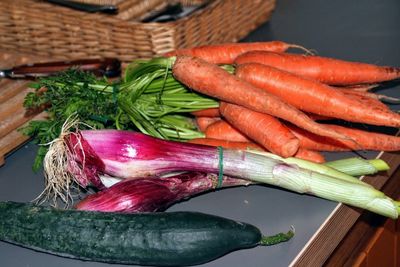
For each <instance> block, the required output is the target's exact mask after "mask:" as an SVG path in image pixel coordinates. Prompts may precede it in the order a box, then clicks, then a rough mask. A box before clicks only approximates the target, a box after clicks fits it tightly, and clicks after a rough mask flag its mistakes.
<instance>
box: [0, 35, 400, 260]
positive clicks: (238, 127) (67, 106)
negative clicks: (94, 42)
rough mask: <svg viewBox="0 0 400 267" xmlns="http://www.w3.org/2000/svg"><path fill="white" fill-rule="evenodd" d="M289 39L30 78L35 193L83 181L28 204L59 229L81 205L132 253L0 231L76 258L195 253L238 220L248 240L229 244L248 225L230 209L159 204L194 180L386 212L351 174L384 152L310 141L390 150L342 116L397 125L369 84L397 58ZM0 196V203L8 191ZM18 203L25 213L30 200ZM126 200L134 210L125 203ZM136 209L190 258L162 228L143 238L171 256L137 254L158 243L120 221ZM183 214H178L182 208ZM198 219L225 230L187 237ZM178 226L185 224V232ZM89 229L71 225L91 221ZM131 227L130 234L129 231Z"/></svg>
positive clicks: (381, 199)
mask: <svg viewBox="0 0 400 267" xmlns="http://www.w3.org/2000/svg"><path fill="white" fill-rule="evenodd" d="M289 48H298V49H302V50H305V51H307V50H306V49H304V48H302V47H301V46H298V45H293V44H287V43H284V42H279V41H274V42H265V43H243V44H226V45H216V46H203V47H196V48H193V49H183V50H177V51H173V52H171V53H168V54H166V55H164V57H160V58H154V59H151V60H137V61H135V62H132V63H131V64H130V65H129V66H127V68H126V72H125V75H124V77H122V79H121V80H117V81H108V80H106V79H98V78H96V77H94V76H93V75H91V74H89V73H86V72H81V71H78V70H74V69H71V70H68V71H67V72H64V73H61V74H60V75H58V76H54V77H48V78H43V79H41V80H40V81H38V83H37V84H36V85H35V88H36V92H34V93H31V94H29V95H28V96H27V98H26V101H25V106H26V107H27V108H28V109H30V108H34V109H45V110H46V111H47V113H48V120H46V121H34V122H31V124H30V125H29V126H28V127H27V128H25V129H24V132H25V133H26V134H28V135H30V136H32V137H33V138H34V140H35V141H36V142H37V143H38V144H41V145H42V146H40V150H39V153H38V156H37V159H36V162H35V164H34V168H35V169H38V168H39V167H40V166H41V164H42V163H43V166H44V170H45V176H46V188H45V190H44V192H43V194H42V195H41V196H40V197H39V199H41V200H43V201H44V200H50V201H51V202H52V203H57V201H58V200H60V199H61V200H62V201H64V202H65V203H68V204H69V203H71V202H73V201H76V199H74V195H73V189H74V187H75V186H76V185H78V188H79V189H85V188H89V187H90V188H93V189H94V190H95V192H94V193H88V195H87V197H86V198H84V199H83V200H78V203H76V204H75V205H74V206H73V209H74V211H71V210H66V211H65V213H63V211H62V210H60V209H43V210H42V208H41V207H40V206H37V207H35V209H36V208H37V209H39V210H40V212H43V214H49V216H50V214H53V213H54V214H57V216H58V217H59V219H60V220H64V219H65V220H66V229H62V230H60V229H56V228H54V229H53V230H55V231H61V232H62V231H64V230H65V231H71V232H74V231H75V230H76V229H75V225H74V223H76V222H72V221H68V220H71V219H70V218H72V217H74V216H76V219H77V220H78V219H80V218H86V217H87V220H85V219H83V220H84V221H85V223H88V225H87V228H90V225H89V224H95V223H96V222H95V221H97V220H99V223H98V224H96V229H100V228H101V227H103V226H104V227H106V228H107V231H111V232H110V236H111V237H112V236H113V235H114V234H115V237H117V236H121V235H122V236H125V235H128V232H129V234H130V233H132V232H133V233H134V238H133V239H134V240H133V241H132V244H130V245H129V246H131V247H129V248H128V250H129V251H132V253H134V255H135V257H137V258H135V259H133V260H132V259H131V258H129V257H130V256H129V255H126V254H124V253H122V252H121V254H115V255H109V254H107V253H105V254H104V255H102V256H104V257H100V255H101V254H102V253H100V252H96V253H97V254H96V253H95V254H93V253H94V252H93V251H89V250H88V251H82V250H81V249H82V247H85V246H87V245H88V243H82V244H80V245H79V244H76V246H75V249H74V248H73V247H74V246H72V250H70V251H67V250H65V247H62V246H61V247H56V248H55V247H54V245H55V243H56V241H55V240H44V239H43V240H42V241H43V242H42V241H41V242H42V243H40V242H39V243H35V242H36V241H33V237H32V233H31V232H29V231H30V228H29V229H28V228H27V229H26V231H27V232H26V233H25V234H26V236H27V239H26V240H16V239H15V238H16V237H18V236H12V231H11V232H10V233H9V235H6V234H4V235H3V234H2V233H1V232H2V229H3V228H4V229H5V228H7V227H9V225H8V224H7V225H2V224H1V223H0V238H1V239H5V240H7V241H10V242H15V243H18V244H23V245H26V246H28V247H42V249H43V250H46V251H48V250H49V251H52V252H54V253H56V254H61V255H68V256H72V257H77V258H82V259H91V260H98V261H106V262H120V263H139V264H158V265H191V264H199V263H203V262H207V261H209V260H212V259H215V258H217V257H219V256H221V255H223V254H225V253H227V252H230V251H232V250H235V249H240V248H245V247H253V246H256V245H258V244H263V241H262V240H263V239H262V238H261V234H260V233H259V231H258V230H255V227H253V226H249V227H250V228H251V230H249V236H252V237H251V238H250V239H251V241H249V242H248V243H246V244H241V243H240V242H239V241H243V242H244V241H245V239H246V238H244V237H243V236H242V234H244V235H245V234H246V233H245V232H246V231H242V230H238V229H236V228H235V227H236V226H235V225H236V223H237V222H232V225H233V228H232V229H230V230H226V229H225V230H221V229H219V228H218V227H221V225H220V224H219V223H216V222H214V220H227V219H223V218H215V217H212V218H211V217H208V215H204V214H194V213H182V214H177V215H175V214H171V213H169V212H167V213H163V212H162V211H164V210H166V209H167V208H168V207H169V206H171V205H173V204H174V203H176V202H179V201H181V200H182V199H186V198H189V197H192V196H195V195H198V194H201V193H204V192H208V191H211V190H215V189H220V188H228V187H233V186H247V185H251V184H262V185H273V186H276V187H280V188H284V189H288V190H291V191H294V192H298V193H301V194H303V193H306V194H311V195H315V196H318V197H321V198H324V199H328V200H332V201H337V202H341V203H344V204H348V205H351V206H354V207H359V208H363V209H366V210H369V211H372V212H375V213H377V214H381V215H383V216H387V217H390V218H393V219H396V218H398V216H399V212H400V203H399V202H398V201H395V200H393V199H391V198H389V197H388V196H386V195H385V194H384V193H382V192H380V191H379V190H377V189H375V188H373V187H372V186H371V185H369V184H367V183H365V182H363V181H362V180H360V179H358V176H361V175H368V174H374V173H377V172H379V171H386V170H388V169H389V166H388V165H387V164H386V163H385V162H384V161H382V160H379V159H375V160H365V159H361V158H350V159H343V160H340V161H334V162H325V158H324V156H323V154H322V153H321V152H322V151H351V150H354V151H356V150H376V151H382V150H383V151H397V150H399V148H400V138H399V137H397V136H392V135H389V134H383V133H378V132H371V131H369V130H365V129H364V130H361V129H358V128H356V127H354V125H374V126H384V127H390V128H393V129H395V128H397V127H399V126H400V115H399V114H398V113H396V112H394V111H392V110H391V109H390V108H389V107H388V106H386V104H384V103H383V102H382V101H391V102H394V103H397V101H398V100H397V99H393V98H390V97H386V96H383V95H379V94H375V93H373V92H371V90H373V89H374V90H376V89H377V88H378V86H379V84H380V83H383V82H386V81H390V80H395V79H398V78H399V77H400V69H398V68H394V67H386V66H383V67H381V66H375V65H371V64H366V63H356V62H347V61H343V60H338V59H331V58H323V57H319V56H314V55H310V54H309V53H308V54H306V55H299V54H292V53H288V52H287V50H288V49H289ZM347 122H349V123H351V124H349V123H347ZM349 125H351V126H349ZM44 144H47V145H44ZM0 204H1V205H0V213H2V212H10V211H8V209H9V206H13V205H17V204H10V203H5V204H3V203H0ZM17 206H18V205H17ZM14 208H15V207H14ZM3 209H4V211H3ZM16 209H17V210H18V209H21V212H22V213H21V214H23V213H24V212H28V211H29V210H30V209H32V207H31V206H23V205H22V206H19V207H17V208H16ZM99 211H100V212H99ZM102 212H108V213H107V214H105V213H102ZM149 212H159V213H155V214H157V215H155V214H154V215H153V214H152V215H150V214H148V213H149ZM125 213H138V214H137V216H135V215H129V216H131V217H129V216H128V215H126V214H125ZM168 213H169V214H168ZM13 216H14V215H13ZM18 216H19V215H18ZM38 216H41V215H38ZM43 216H45V215H43ZM70 216H71V217H70ZM141 216H142V217H143V218H144V219H143V220H148V221H149V224H148V227H149V228H148V229H145V231H148V233H149V235H148V236H154V238H155V239H156V238H160V236H159V233H160V231H162V232H163V233H164V232H165V231H167V230H166V229H164V228H158V227H159V226H157V225H156V224H155V223H154V218H156V217H157V216H158V217H160V218H164V217H165V218H164V219H163V220H167V218H169V219H168V220H171V221H168V223H169V224H170V225H171V226H172V225H173V226H174V227H172V228H170V230H171V235H173V234H177V235H178V236H179V237H180V238H182V240H178V241H177V242H178V243H180V242H182V243H181V244H182V245H184V248H185V249H188V251H187V252H188V253H189V252H190V253H191V254H192V252H193V251H189V250H190V249H194V250H196V252H198V253H199V254H198V255H200V256H199V258H191V260H189V259H188V258H187V257H185V255H181V254H179V253H176V251H180V249H179V247H177V244H175V243H170V239H168V237H167V239H162V240H155V241H154V242H156V243H157V242H159V243H160V244H164V245H165V247H163V249H164V248H165V255H169V256H165V255H164V254H163V253H161V254H162V255H161V254H160V255H161V256H160V258H157V259H156V258H152V257H150V258H149V255H150V256H151V255H153V256H154V255H155V254H157V253H152V252H151V251H152V249H153V247H147V246H152V244H153V243H152V242H153V240H151V239H152V238H150V239H149V240H146V241H143V239H142V236H141V235H140V234H138V232H140V231H142V230H143V229H137V228H135V227H134V226H132V225H131V224H129V225H128V222H127V220H128V218H129V220H131V219H133V220H136V219H137V220H142V217H141ZM183 217H185V222H182V221H180V220H181V219H182V218H183ZM108 218H116V219H115V220H117V221H118V222H120V225H117V227H116V228H115V229H113V230H109V229H110V227H108V226H106V225H105V224H106V222H107V220H108ZM196 218H197V219H196ZM38 220H39V219H38ZM92 220H93V221H92ZM201 222H205V223H206V224H205V225H203V226H204V227H205V228H206V229H208V230H209V231H210V234H209V236H210V237H212V236H218V235H219V234H216V231H218V232H220V231H222V232H223V233H224V235H225V234H226V235H231V234H232V238H233V239H235V240H230V241H227V239H226V238H225V236H219V237H218V238H219V239H218V240H216V239H215V240H214V239H212V238H211V239H209V240H208V239H207V240H203V239H202V240H197V239H198V238H200V235H196V230H195V229H198V227H201V226H200V225H201ZM34 223H36V222H34ZM103 223H104V225H102V224H103ZM192 223H193V225H192ZM227 224H229V225H231V222H229V223H228V222H227ZM10 225H13V224H10ZM143 225H147V224H146V223H144V224H143ZM210 225H212V226H210ZM216 225H217V226H216ZM243 226H245V227H247V225H246V224H244V225H243ZM2 227H3V228H2ZM68 227H70V228H68ZM146 227H147V226H146ZM163 227H164V226H163ZM179 227H182V228H179ZM178 228H179V229H178ZM187 228H190V229H192V230H190V231H189V232H191V231H193V235H191V236H185V234H184V233H187V232H188V231H187ZM250 228H249V229H250ZM85 229H86V228H85V227H83V230H82V231H86V230H85ZM122 229H124V231H123V232H122ZM90 231H95V230H94V229H90ZM90 231H89V230H88V232H87V233H86V234H85V233H81V234H79V233H76V234H77V236H84V235H93V236H97V235H98V234H99V233H98V232H96V233H94V232H90ZM125 231H127V232H125ZM174 231H176V232H174ZM100 232H101V230H100ZM233 232H236V233H237V235H236V233H233ZM239 232H241V233H240V234H239ZM250 232H252V233H250ZM58 234H59V232H57V235H58ZM292 235H293V232H289V233H287V234H279V235H278V236H279V238H278V239H276V237H273V238H272V240H275V241H276V242H272V243H271V244H273V243H278V242H281V241H287V240H288V239H290V238H291V237H292ZM203 237H204V236H202V238H203ZM226 237H227V236H226ZM29 238H32V239H31V240H29ZM98 239H100V237H99V238H96V240H98ZM139 239H140V240H141V241H140V242H141V244H136V243H135V242H136V241H137V242H139ZM192 239H193V240H192ZM113 240H114V239H113ZM135 240H136V241H135ZM270 240H271V239H270ZM81 241H82V242H84V240H80V241H79V242H81ZM114 241H115V240H114ZM114 241H110V242H109V243H107V242H106V243H104V244H103V243H102V244H99V245H98V246H104V247H107V246H109V245H113V246H114V245H115V246H119V244H111V243H113V242H114ZM121 242H122V241H121ZM140 242H139V243H140ZM185 242H195V243H196V245H193V244H192V243H190V244H187V243H185ZM217 243H218V244H217ZM231 243H232V246H231ZM234 243H235V244H236V245H233V244H234ZM239 243H240V244H239ZM267 243H268V242H267ZM221 244H224V245H221ZM227 244H229V246H227ZM143 245H145V246H143ZM164 245H162V246H164ZM66 246H67V247H70V244H67V245H66ZM96 246H97V245H96ZM210 247H212V248H213V249H212V253H211V252H210V250H209V248H210ZM222 247H224V249H222ZM116 250H118V249H116ZM123 250H126V248H125V249H123ZM146 250H148V251H147V252H146V253H145V252H144V251H146ZM181 252H182V251H181ZM149 253H150V254H149ZM184 254H185V253H184ZM191 254H190V255H191ZM188 255H189V254H188ZM157 257H158V256H157Z"/></svg>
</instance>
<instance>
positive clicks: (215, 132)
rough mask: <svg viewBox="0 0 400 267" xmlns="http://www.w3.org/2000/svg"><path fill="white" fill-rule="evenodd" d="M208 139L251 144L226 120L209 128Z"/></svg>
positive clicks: (207, 131)
mask: <svg viewBox="0 0 400 267" xmlns="http://www.w3.org/2000/svg"><path fill="white" fill-rule="evenodd" d="M204 133H205V134H206V138H212V139H222V140H227V141H235V142H250V140H249V139H248V138H247V137H246V136H245V135H243V134H242V133H241V132H240V131H239V130H238V129H236V128H235V127H233V126H232V125H231V124H229V123H228V122H226V121H224V120H219V121H216V122H214V123H213V124H211V125H210V126H208V127H207V129H206V130H205V132H204Z"/></svg>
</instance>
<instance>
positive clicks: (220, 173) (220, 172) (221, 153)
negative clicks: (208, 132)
mask: <svg viewBox="0 0 400 267" xmlns="http://www.w3.org/2000/svg"><path fill="white" fill-rule="evenodd" d="M218 155H219V161H218V185H217V188H218V187H221V186H222V180H223V175H224V150H223V148H222V147H221V146H219V147H218Z"/></svg>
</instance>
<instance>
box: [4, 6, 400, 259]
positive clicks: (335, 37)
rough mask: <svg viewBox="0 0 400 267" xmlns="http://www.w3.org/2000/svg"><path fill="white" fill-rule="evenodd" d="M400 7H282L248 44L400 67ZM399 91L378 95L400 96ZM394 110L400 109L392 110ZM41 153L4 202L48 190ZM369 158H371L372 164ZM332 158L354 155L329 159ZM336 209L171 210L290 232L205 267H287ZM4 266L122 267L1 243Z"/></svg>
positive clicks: (288, 204) (258, 197) (313, 201)
mask: <svg viewBox="0 0 400 267" xmlns="http://www.w3.org/2000/svg"><path fill="white" fill-rule="evenodd" d="M399 26H400V1H398V0H383V1H376V0H364V1H346V0H340V1H328V0H324V1H318V0H297V1H293V0H292V1H290V0H278V1H277V7H276V10H275V12H274V14H273V16H272V19H271V20H270V21H269V22H268V23H265V24H264V25H262V26H261V27H259V28H258V29H257V30H255V31H254V32H253V33H251V34H250V35H249V36H248V37H247V38H246V39H245V40H244V41H264V40H282V41H286V42H291V43H297V44H300V45H302V46H305V47H307V48H311V49H314V50H315V51H317V53H318V54H319V55H323V56H329V57H336V58H341V59H347V60H353V61H362V62H369V63H377V64H381V65H394V66H395V65H400V49H399V43H400V27H399ZM399 88H400V87H398V86H396V87H393V86H392V87H388V88H386V89H383V90H382V91H381V92H382V93H385V94H387V95H398V93H397V92H396V91H397V90H398V89H399ZM394 108H397V107H394ZM36 150H37V147H36V146H35V145H32V144H28V145H25V146H23V147H21V148H20V149H19V150H17V151H16V152H15V153H13V154H12V155H9V156H8V157H7V158H6V164H5V165H4V166H3V167H1V168H0V201H4V200H12V201H30V200H32V199H33V198H34V197H35V196H37V194H38V193H40V192H41V190H42V189H43V176H42V174H41V173H37V174H35V173H33V172H32V171H31V167H30V166H31V164H32V162H33V157H34V155H35V152H36ZM375 155H376V154H374V153H366V154H365V156H366V157H374V156H375ZM326 156H327V158H328V159H334V158H340V157H345V156H354V154H351V153H349V154H326ZM336 206H337V203H334V202H330V201H326V200H322V199H319V198H316V197H312V196H307V195H300V194H296V193H292V192H288V191H285V190H281V189H277V188H273V187H268V186H258V185H257V186H250V187H246V188H233V189H225V190H220V191H216V192H212V193H209V194H204V195H201V196H198V197H196V198H192V199H190V200H188V201H185V202H182V203H180V204H177V205H174V206H173V207H171V208H170V209H169V210H171V211H172V210H192V211H201V212H206V213H210V214H216V215H220V216H224V217H227V218H231V219H235V220H239V221H244V222H248V223H252V224H254V225H255V226H257V227H258V228H259V229H261V230H262V232H263V233H264V234H273V233H276V232H281V231H287V230H288V229H289V227H290V226H291V225H293V226H294V227H295V228H296V236H295V237H294V238H293V239H292V240H290V241H289V242H287V243H283V244H279V245H276V246H272V247H257V248H253V249H247V250H241V251H236V252H233V253H230V254H228V255H226V256H224V257H222V258H220V259H217V260H215V261H213V262H210V263H207V264H205V265H203V266H209V267H211V266H213V267H217V266H218V267H222V266H244V265H245V264H246V265H247V266H254V267H257V266H274V267H275V266H278V267H279V266H288V265H289V264H290V263H291V262H292V261H293V259H294V258H295V257H296V256H297V255H298V254H299V252H300V251H301V249H302V248H303V247H304V246H305V244H306V243H307V242H308V241H309V240H310V239H311V237H312V235H313V234H314V233H315V231H316V230H317V229H318V228H319V227H320V226H321V224H322V223H323V222H324V221H325V220H326V219H327V217H328V216H329V214H331V213H332V211H333V210H334V209H335V207H336ZM0 259H1V261H0V266H4V267H8V266H13V267H18V266H31V267H34V266H35V267H39V266H60V267H61V266H69V267H73V266H85V267H89V266H119V265H108V264H102V263H95V262H84V261H80V260H72V259H66V258H61V257H57V256H53V255H49V254H45V253H39V252H35V251H32V250H28V249H24V248H21V247H18V246H14V245H10V244H7V243H4V242H0Z"/></svg>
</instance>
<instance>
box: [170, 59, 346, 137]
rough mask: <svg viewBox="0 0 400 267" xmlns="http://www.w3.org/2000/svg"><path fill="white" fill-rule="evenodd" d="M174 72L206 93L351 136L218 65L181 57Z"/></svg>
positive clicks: (322, 132) (321, 130)
mask: <svg viewBox="0 0 400 267" xmlns="http://www.w3.org/2000/svg"><path fill="white" fill-rule="evenodd" d="M172 73H173V75H174V76H175V78H176V79H177V80H179V81H180V82H182V83H184V84H185V85H187V86H188V87H190V88H191V89H193V90H195V91H198V92H200V93H203V94H205V95H208V96H212V97H214V98H218V99H220V100H223V101H226V102H229V103H232V104H237V105H241V106H244V107H247V108H248V109H251V110H254V111H258V112H261V113H266V114H269V115H272V116H276V117H278V118H281V119H284V120H287V121H289V122H292V123H294V124H296V125H299V127H302V128H304V129H307V130H308V131H310V132H314V133H316V134H318V135H323V136H330V137H333V138H339V139H348V137H346V136H343V135H342V134H338V133H336V132H335V131H332V130H330V129H327V128H324V126H322V125H320V124H318V123H316V122H315V121H313V120H311V119H310V118H309V117H307V115H305V114H304V113H302V112H301V111H299V110H298V109H296V108H294V107H293V106H291V105H288V104H287V103H285V102H283V101H282V100H281V99H279V98H278V97H276V96H274V95H272V94H270V93H268V92H266V91H265V90H262V89H260V88H256V87H254V86H252V85H251V84H249V83H247V82H244V81H243V80H241V79H239V78H238V77H236V76H235V75H232V74H230V73H228V72H226V71H225V70H223V69H222V68H220V67H219V66H217V65H215V64H211V63H208V62H206V61H204V60H201V59H198V58H193V57H187V56H180V57H177V58H176V60H175V62H174V64H173V67H172Z"/></svg>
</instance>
